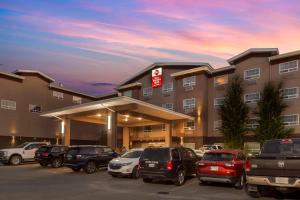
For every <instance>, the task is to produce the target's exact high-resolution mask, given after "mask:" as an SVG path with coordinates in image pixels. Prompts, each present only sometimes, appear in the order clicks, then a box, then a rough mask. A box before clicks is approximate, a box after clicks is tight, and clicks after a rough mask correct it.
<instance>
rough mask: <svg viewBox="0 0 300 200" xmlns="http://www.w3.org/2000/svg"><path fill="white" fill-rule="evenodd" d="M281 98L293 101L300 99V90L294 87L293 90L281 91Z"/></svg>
mask: <svg viewBox="0 0 300 200" xmlns="http://www.w3.org/2000/svg"><path fill="white" fill-rule="evenodd" d="M281 96H282V98H284V99H293V98H298V97H299V88H298V87H293V88H284V89H282V90H281Z"/></svg>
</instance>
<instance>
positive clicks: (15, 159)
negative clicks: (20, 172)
mask: <svg viewBox="0 0 300 200" xmlns="http://www.w3.org/2000/svg"><path fill="white" fill-rule="evenodd" d="M21 163H22V157H21V156H19V155H13V156H12V157H10V159H9V164H11V165H20V164H21Z"/></svg>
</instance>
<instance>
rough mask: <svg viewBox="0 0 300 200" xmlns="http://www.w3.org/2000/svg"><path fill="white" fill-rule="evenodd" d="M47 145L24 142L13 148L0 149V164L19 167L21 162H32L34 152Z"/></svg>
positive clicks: (44, 143)
mask: <svg viewBox="0 0 300 200" xmlns="http://www.w3.org/2000/svg"><path fill="white" fill-rule="evenodd" d="M48 144H49V143H48V142H25V143H23V144H20V145H18V146H17V147H15V148H8V149H1V150H0V162H3V163H5V164H11V165H19V164H21V163H22V162H27V161H34V156H35V152H36V150H38V148H40V147H41V146H44V145H48Z"/></svg>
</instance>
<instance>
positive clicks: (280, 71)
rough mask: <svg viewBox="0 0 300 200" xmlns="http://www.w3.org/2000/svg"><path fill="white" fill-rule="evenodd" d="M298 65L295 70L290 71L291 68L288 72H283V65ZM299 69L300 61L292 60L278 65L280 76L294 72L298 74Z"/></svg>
mask: <svg viewBox="0 0 300 200" xmlns="http://www.w3.org/2000/svg"><path fill="white" fill-rule="evenodd" d="M295 61H296V63H297V67H295V70H290V68H289V69H288V70H287V71H284V70H282V69H281V68H282V65H284V64H287V63H291V62H295ZM298 68H299V60H291V61H288V62H283V63H279V64H278V72H279V74H286V73H292V72H297V71H298Z"/></svg>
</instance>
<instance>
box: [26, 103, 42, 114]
mask: <svg viewBox="0 0 300 200" xmlns="http://www.w3.org/2000/svg"><path fill="white" fill-rule="evenodd" d="M29 112H31V113H41V112H42V106H40V105H33V104H29Z"/></svg>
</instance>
